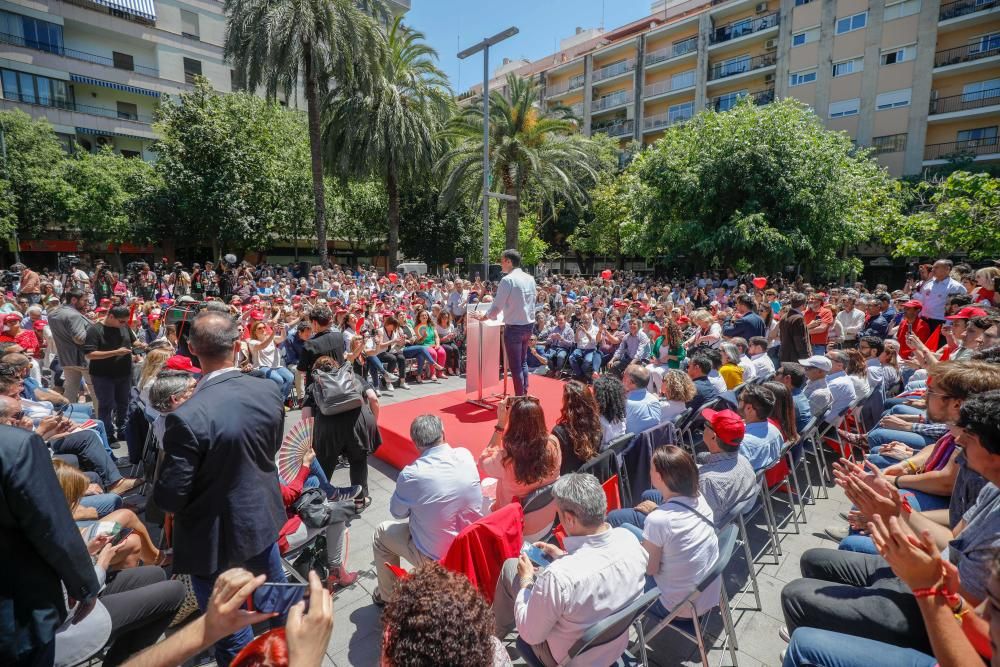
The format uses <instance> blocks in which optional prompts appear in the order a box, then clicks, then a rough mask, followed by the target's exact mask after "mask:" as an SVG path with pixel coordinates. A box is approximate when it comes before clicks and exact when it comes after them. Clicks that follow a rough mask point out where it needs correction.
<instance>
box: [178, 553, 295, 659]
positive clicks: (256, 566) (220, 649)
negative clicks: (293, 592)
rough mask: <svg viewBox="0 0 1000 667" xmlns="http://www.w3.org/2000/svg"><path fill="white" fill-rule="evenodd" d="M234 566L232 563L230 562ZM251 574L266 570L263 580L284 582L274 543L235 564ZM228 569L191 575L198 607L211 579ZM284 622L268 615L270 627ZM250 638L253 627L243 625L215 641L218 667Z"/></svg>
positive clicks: (204, 601) (203, 601) (205, 599)
mask: <svg viewBox="0 0 1000 667" xmlns="http://www.w3.org/2000/svg"><path fill="white" fill-rule="evenodd" d="M232 566H233V567H236V566H237V565H236V564H233V565H232ZM239 567H243V568H245V569H247V570H250V571H251V572H252V573H254V574H266V575H267V581H270V582H278V583H281V582H285V581H287V579H286V578H285V571H284V570H283V569H281V558H280V556H279V554H278V545H277V544H272V545H271V546H269V547H268V548H266V549H264V551H262V552H260V553H259V554H257V555H256V556H251V557H250V558H249V559H248V560H247V561H246V562H245V563H242V564H241V565H239ZM227 569H229V567H225V568H223V569H221V570H219V571H218V572H215V573H213V574H211V575H209V576H207V577H203V576H200V575H194V574H193V575H191V587H192V588H193V589H194V596H195V597H196V598H197V599H198V606H199V607H200V608H201V610H202V611H205V608H206V607H207V606H208V599H209V597H211V595H212V587H213V586H215V580H216V579H217V578H218V576H219V575H220V574H222V572H224V571H225V570H227ZM284 624H285V617H284V616H276V617H275V618H273V619H271V627H272V628H280V627H281V626H283V625H284ZM252 639H253V628H250V627H246V628H243V629H242V630H238V631H236V632H234V633H233V634H231V635H229V636H228V637H223V638H222V639H220V640H219V641H217V642H215V662H216V663H217V664H218V665H219V667H229V663H230V662H232V660H233V658H235V657H236V654H237V653H239V652H240V650H242V648H243V647H244V646H246V645H247V644H249V643H250V640H252Z"/></svg>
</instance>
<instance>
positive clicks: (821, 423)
mask: <svg viewBox="0 0 1000 667" xmlns="http://www.w3.org/2000/svg"><path fill="white" fill-rule="evenodd" d="M829 412H830V406H826V407H825V408H823V409H822V410H820V412H819V413H818V414H815V415H813V420H814V422H815V423H814V424H813V427H812V429H811V430H809V431H807V432H806V434H805V436H804V439H803V443H804V445H803V446H804V447H805V451H806V453H808V454H812V456H813V461H814V463H815V464H816V478H817V484H816V494H815V497H817V498H829V497H830V493H829V491H827V488H826V483H827V482H830V483H832V482H833V479H832V477H831V476H830V469H829V468H828V467H827V464H826V453H825V452H824V451H823V437H824V433H825V431H826V430H829V429H830V428H834V429H835V430H836V426H835V425H834V426H832V427H831V425H830V424H828V423H827V421H826V416H827V414H829ZM820 493H822V495H820Z"/></svg>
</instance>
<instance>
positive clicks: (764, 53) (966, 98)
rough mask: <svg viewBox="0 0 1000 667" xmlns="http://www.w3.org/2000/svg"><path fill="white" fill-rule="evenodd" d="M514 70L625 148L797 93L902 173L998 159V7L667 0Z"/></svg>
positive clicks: (891, 0)
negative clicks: (708, 113)
mask: <svg viewBox="0 0 1000 667" xmlns="http://www.w3.org/2000/svg"><path fill="white" fill-rule="evenodd" d="M578 33H580V34H584V33H582V31H579V30H578ZM517 72H518V73H519V74H521V75H524V76H534V77H537V78H538V79H539V80H540V81H541V82H542V86H543V91H544V92H543V100H544V104H546V105H548V106H550V107H551V106H554V105H566V106H569V107H571V108H572V109H573V110H574V111H575V112H576V115H577V116H578V117H579V118H580V119H581V123H582V129H583V132H584V133H585V134H587V135H590V134H593V133H596V132H603V133H606V134H608V135H610V136H612V137H615V138H618V139H620V140H621V142H622V147H623V148H626V147H628V146H629V145H632V144H633V143H634V142H637V143H640V144H643V145H648V144H650V143H652V142H654V141H655V140H656V139H657V138H658V137H660V136H662V135H663V132H664V130H665V129H666V128H667V127H669V126H670V125H672V124H674V123H679V122H683V121H685V120H687V119H689V118H691V116H692V115H694V114H695V113H697V112H699V111H701V110H702V109H706V108H711V109H715V110H717V111H725V110H727V109H729V108H731V107H732V106H733V105H734V104H736V102H737V101H738V100H739V99H741V98H743V97H746V96H749V97H750V98H752V99H753V100H754V102H755V103H757V104H768V103H770V102H772V101H773V100H775V99H779V98H784V97H795V98H798V99H800V100H802V101H803V102H805V103H806V104H808V105H809V106H810V107H812V108H813V109H814V110H815V112H816V113H817V114H818V115H819V116H820V117H821V118H822V119H823V121H824V122H825V124H826V125H827V126H828V127H829V128H831V129H834V130H843V131H846V132H848V133H849V134H850V135H851V137H853V139H854V140H855V141H856V143H857V144H858V145H860V146H872V147H875V149H876V151H877V154H878V159H879V160H880V161H881V162H882V163H883V164H885V165H886V166H887V168H888V169H889V170H890V172H891V173H893V174H894V175H897V176H900V175H904V174H916V173H920V172H921V170H922V169H923V168H924V167H928V166H932V165H937V164H944V163H946V162H947V161H948V160H949V159H951V158H952V157H953V156H955V155H957V154H961V155H968V156H970V157H971V158H972V159H974V160H976V161H980V162H996V161H1000V145H998V139H997V128H998V125H1000V0H955V1H950V2H945V3H941V2H940V1H939V0H710V1H709V2H706V1H705V0H682V1H675V2H666V3H664V2H656V3H654V4H653V7H652V13H651V15H650V16H648V17H646V18H644V19H642V20H640V21H636V22H634V23H631V24H629V25H626V26H623V27H621V28H618V29H615V30H611V31H607V32H600V33H599V34H597V35H595V36H592V37H591V38H590V39H586V40H583V41H580V40H579V39H576V40H574V41H573V42H571V43H566V42H564V44H563V46H562V50H561V51H560V52H558V53H556V54H554V55H552V56H548V57H546V58H543V59H541V60H538V61H536V62H533V63H530V64H528V65H525V66H522V67H520V68H519V69H518V70H517ZM496 85H500V86H502V85H503V83H502V81H500V80H499V79H498V81H497V82H496ZM476 92H478V91H476Z"/></svg>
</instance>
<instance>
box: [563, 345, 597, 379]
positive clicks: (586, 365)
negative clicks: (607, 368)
mask: <svg viewBox="0 0 1000 667" xmlns="http://www.w3.org/2000/svg"><path fill="white" fill-rule="evenodd" d="M601 360H602V358H601V353H600V352H598V351H597V350H596V349H595V350H581V349H580V348H577V349H575V350H573V353H572V354H570V355H569V367H570V368H572V369H573V375H575V376H577V377H590V374H591V373H600V372H601Z"/></svg>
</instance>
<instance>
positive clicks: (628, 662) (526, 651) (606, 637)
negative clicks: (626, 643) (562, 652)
mask: <svg viewBox="0 0 1000 667" xmlns="http://www.w3.org/2000/svg"><path fill="white" fill-rule="evenodd" d="M659 597H660V591H659V590H657V589H655V588H654V589H653V590H651V591H646V592H645V593H643V594H642V595H640V596H639V597H638V598H636V600H635V601H634V602H631V603H630V604H629V605H628V606H626V607H625V608H623V609H622V610H620V611H617V612H615V613H614V614H612V615H611V616H608V617H607V618H606V619H604V620H603V621H600V622H599V623H596V624H594V625H593V626H591V627H590V629H589V630H587V631H586V632H585V633H583V636H582V637H580V638H579V639H577V640H576V641H575V642H574V643H573V645H572V646H571V647H570V649H569V652H568V653H567V654H566V657H565V658H563V659H562V660H560V661H559V667H563V666H564V665H568V664H569V663H570V661H572V660H573V659H575V658H577V657H581V656H582V655H583V654H584V653H586V652H587V651H589V650H590V649H592V648H597V647H598V646H603V645H605V644H609V643H611V642H613V641H615V640H617V639H619V638H620V637H621V636H622V635H623V634H627V633H628V631H629V628H630V627H631V626H633V625H634V626H635V629H636V633H637V634H638V635H639V639H638V641H637V643H636V646H637V647H638V649H639V657H638V658H636V657H635V656H633V655H632V654H631V653H629V652H628V651H627V650H626V651H625V653H623V654H622V655H621V657H620V658H618V660H616V661H615V662H614V663H612V665H611V667H626V666H628V667H632V666H634V665H640V664H642V665H646V664H648V662H647V658H646V642H645V636H644V635H643V628H642V622H641V621H642V617H643V615H644V614H645V613H646V611H647V610H648V609H649V608H650V607H652V606H653V605H654V604H655V603H656V601H657V599H659ZM517 651H518V653H520V654H521V657H522V658H524V661H525V662H526V663H527V664H528V665H529V667H544V664H543V663H542V662H541V661H540V660H539V659H538V658H537V657H536V656H535V652H534V651H533V650H532V649H531V646H530V645H529V644H528V643H527V642H526V641H524V640H523V639H521V638H520V637H518V638H517ZM584 661H586V659H585V658H584Z"/></svg>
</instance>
